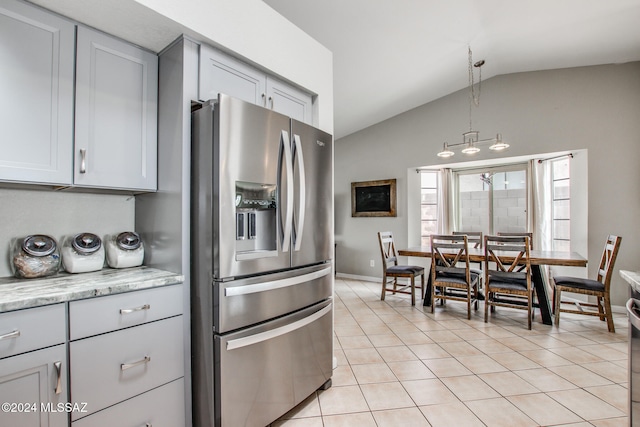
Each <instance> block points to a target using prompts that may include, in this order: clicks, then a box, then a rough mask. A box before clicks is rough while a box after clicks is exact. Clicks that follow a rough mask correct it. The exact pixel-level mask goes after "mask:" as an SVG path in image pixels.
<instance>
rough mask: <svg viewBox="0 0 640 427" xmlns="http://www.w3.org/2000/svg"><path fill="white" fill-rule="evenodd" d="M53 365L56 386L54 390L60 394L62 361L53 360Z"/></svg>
mask: <svg viewBox="0 0 640 427" xmlns="http://www.w3.org/2000/svg"><path fill="white" fill-rule="evenodd" d="M53 367H54V368H56V388H55V389H54V392H55V393H56V394H60V393H62V362H55V363H54V364H53Z"/></svg>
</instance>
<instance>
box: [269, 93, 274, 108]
mask: <svg viewBox="0 0 640 427" xmlns="http://www.w3.org/2000/svg"><path fill="white" fill-rule="evenodd" d="M269 102H271V109H272V110H273V105H274V101H273V96H270V97H269Z"/></svg>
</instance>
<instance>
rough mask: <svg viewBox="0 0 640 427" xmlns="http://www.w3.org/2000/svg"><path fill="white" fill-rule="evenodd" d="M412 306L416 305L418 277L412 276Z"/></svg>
mask: <svg viewBox="0 0 640 427" xmlns="http://www.w3.org/2000/svg"><path fill="white" fill-rule="evenodd" d="M411 305H416V276H411Z"/></svg>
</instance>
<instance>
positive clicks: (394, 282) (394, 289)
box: [393, 277, 398, 295]
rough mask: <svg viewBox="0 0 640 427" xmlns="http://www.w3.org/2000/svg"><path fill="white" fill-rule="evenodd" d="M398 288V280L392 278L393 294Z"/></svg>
mask: <svg viewBox="0 0 640 427" xmlns="http://www.w3.org/2000/svg"><path fill="white" fill-rule="evenodd" d="M397 288H398V278H397V277H394V278H393V294H394V295H395V294H396V289H397Z"/></svg>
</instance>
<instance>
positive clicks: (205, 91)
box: [199, 44, 266, 106]
mask: <svg viewBox="0 0 640 427" xmlns="http://www.w3.org/2000/svg"><path fill="white" fill-rule="evenodd" d="M218 93H226V94H227V95H229V96H233V97H234V98H239V99H242V100H243V101H246V102H250V103H252V104H257V105H262V106H265V101H266V92H265V75H264V73H263V72H261V71H258V70H256V69H255V68H253V67H250V66H249V65H247V64H245V63H244V62H241V61H238V60H237V59H235V58H233V57H231V56H229V55H225V54H224V53H222V52H220V51H218V50H216V49H213V48H211V47H209V46H207V45H204V44H202V45H200V90H199V96H200V99H201V100H202V101H207V100H209V99H215V98H217V97H218Z"/></svg>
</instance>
